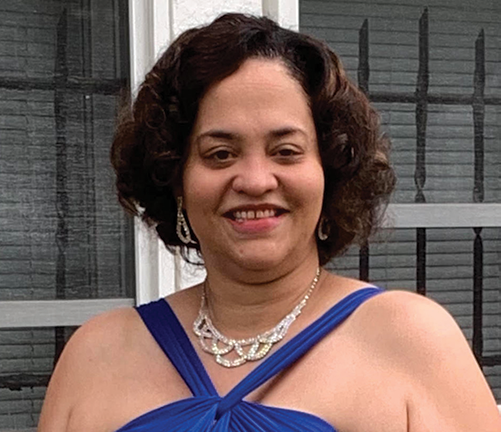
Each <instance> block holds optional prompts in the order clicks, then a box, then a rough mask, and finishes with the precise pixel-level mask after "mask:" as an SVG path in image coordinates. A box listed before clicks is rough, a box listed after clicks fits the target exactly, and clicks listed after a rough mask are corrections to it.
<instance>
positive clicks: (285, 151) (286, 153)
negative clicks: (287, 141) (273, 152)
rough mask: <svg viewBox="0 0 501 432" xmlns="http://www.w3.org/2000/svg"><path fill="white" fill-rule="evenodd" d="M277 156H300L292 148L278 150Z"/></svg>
mask: <svg viewBox="0 0 501 432" xmlns="http://www.w3.org/2000/svg"><path fill="white" fill-rule="evenodd" d="M277 154H278V155H279V156H294V155H296V154H298V152H297V151H295V150H294V149H291V148H281V149H279V150H278V152H277Z"/></svg>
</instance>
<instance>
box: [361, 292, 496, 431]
mask: <svg viewBox="0 0 501 432" xmlns="http://www.w3.org/2000/svg"><path fill="white" fill-rule="evenodd" d="M355 317H356V319H354V326H353V327H354V328H353V329H352V331H353V334H354V335H356V337H357V338H358V340H360V342H361V343H362V344H363V346H364V349H369V350H370V351H371V352H372V353H374V355H377V356H378V357H379V358H380V359H381V358H382V359H383V361H386V362H387V364H389V365H391V368H392V369H393V370H395V371H397V373H399V376H401V377H402V380H403V381H405V383H406V385H407V401H406V403H407V409H408V418H409V428H408V430H409V431H413V432H414V431H416V432H420V431H428V430H441V431H444V432H448V431H454V432H456V431H467V430H482V431H492V432H494V431H499V430H501V417H500V416H499V412H498V410H497V407H496V403H495V400H494V397H493V395H492V393H491V391H490V389H489V387H488V385H487V382H486V380H485V378H484V376H483V374H482V371H481V369H480V368H479V366H478V364H477V361H476V359H475V357H474V355H473V353H472V350H471V349H470V346H469V345H468V342H467V340H466V339H465V337H464V335H463V333H462V331H461V329H460V328H459V326H458V325H457V323H456V322H455V320H454V318H453V317H452V316H451V315H450V314H449V313H448V312H447V311H446V310H445V309H444V308H443V307H442V306H440V305H439V304H438V303H436V302H434V301H432V300H430V299H428V298H426V297H423V296H421V295H417V294H414V293H409V292H405V291H388V292H385V293H383V294H381V295H378V296H375V297H374V298H372V299H370V300H368V301H367V302H366V303H365V304H363V305H362V306H360V308H359V310H357V312H356V315H355V316H354V318H355Z"/></svg>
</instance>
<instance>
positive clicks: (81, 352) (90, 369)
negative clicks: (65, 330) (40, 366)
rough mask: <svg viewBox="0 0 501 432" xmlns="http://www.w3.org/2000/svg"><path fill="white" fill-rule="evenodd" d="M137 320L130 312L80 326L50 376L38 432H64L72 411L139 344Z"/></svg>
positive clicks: (103, 316) (114, 313)
mask: <svg viewBox="0 0 501 432" xmlns="http://www.w3.org/2000/svg"><path fill="white" fill-rule="evenodd" d="M143 331H144V330H143V328H142V326H141V325H140V318H139V316H138V314H137V313H136V312H135V311H134V309H132V308H124V309H118V310H114V311H110V312H106V313H104V314H101V315H99V316H96V317H95V318H92V319H91V320H89V321H88V322H86V323H85V324H83V325H82V326H81V327H80V328H79V329H78V330H77V331H76V332H75V333H74V334H73V336H72V337H71V338H70V340H69V341H68V343H67V344H66V346H65V348H64V350H63V353H62V354H61V357H60V359H59V361H58V363H57V365H56V368H55V370H54V373H53V374H52V377H51V381H50V383H49V387H48V389H47V394H46V398H45V401H44V406H43V409H42V414H41V417H40V423H39V429H38V430H39V432H45V431H51V432H59V431H66V430H67V428H66V426H67V422H68V420H69V417H70V411H71V409H72V407H73V406H74V405H75V404H76V403H78V400H79V398H80V397H83V395H85V394H86V392H87V390H88V389H89V391H90V387H91V386H92V385H93V383H94V382H96V380H98V379H99V375H100V374H106V373H107V372H108V371H109V369H110V368H111V367H116V365H117V364H120V363H119V362H117V359H119V358H121V357H122V356H123V354H124V352H127V351H129V350H128V347H130V346H131V345H132V344H137V341H139V340H141V337H140V334H141V333H142V332H143Z"/></svg>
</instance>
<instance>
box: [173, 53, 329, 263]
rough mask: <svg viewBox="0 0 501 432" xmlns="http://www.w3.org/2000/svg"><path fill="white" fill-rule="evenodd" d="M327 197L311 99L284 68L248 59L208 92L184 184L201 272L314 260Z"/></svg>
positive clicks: (262, 60)
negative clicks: (201, 259) (205, 267)
mask: <svg viewBox="0 0 501 432" xmlns="http://www.w3.org/2000/svg"><path fill="white" fill-rule="evenodd" d="M323 192H324V175H323V170H322V165H321V161H320V156H319V152H318V146H317V137H316V132H315V125H314V122H313V118H312V116H311V111H310V108H309V106H308V100H307V97H306V95H305V94H304V91H303V89H302V88H301V85H300V84H299V83H298V82H297V81H296V80H295V79H293V78H292V77H291V76H290V74H289V73H288V72H287V69H286V68H285V66H284V65H283V64H282V63H281V62H280V61H277V60H268V59H250V60H247V61H246V62H245V63H244V64H243V65H242V66H241V67H240V68H239V69H238V70H237V71H236V72H235V73H234V74H233V75H231V76H229V77H227V78H225V79H224V80H222V81H221V82H219V83H217V84H215V85H214V86H212V87H211V88H210V89H209V91H208V92H207V94H206V95H205V97H204V98H203V99H202V101H201V103H200V107H199V113H198V118H197V120H196V122H195V125H194V129H193V133H192V135H191V138H190V153H189V157H188V160H187V163H186V167H185V171H184V175H183V197H184V203H185V208H186V211H187V214H188V218H189V221H190V224H191V226H192V228H193V230H194V231H195V234H196V236H197V237H198V239H199V241H200V247H201V250H202V254H203V256H204V260H205V262H206V264H207V265H211V264H216V265H219V266H227V265H232V264H236V265H238V266H239V267H241V268H245V269H249V270H265V269H269V268H272V267H273V266H277V265H281V264H287V267H289V266H296V265H297V264H298V263H300V262H302V261H303V260H304V259H306V258H307V257H308V255H309V254H315V255H316V254H317V248H316V241H315V228H316V224H317V222H318V219H319V216H320V212H321V208H322V198H323ZM310 257H311V255H310ZM222 268H224V267H222Z"/></svg>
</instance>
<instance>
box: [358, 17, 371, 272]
mask: <svg viewBox="0 0 501 432" xmlns="http://www.w3.org/2000/svg"><path fill="white" fill-rule="evenodd" d="M369 75H370V68H369V21H368V20H367V19H365V20H364V22H363V24H362V27H360V30H359V32H358V87H359V88H360V89H361V90H362V91H363V92H364V93H365V94H368V93H369ZM358 270H359V279H360V280H363V281H368V280H369V243H368V242H366V243H365V244H363V245H362V246H361V247H360V251H359V262H358Z"/></svg>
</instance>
